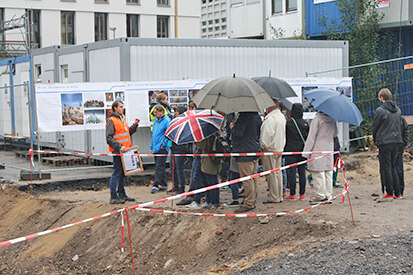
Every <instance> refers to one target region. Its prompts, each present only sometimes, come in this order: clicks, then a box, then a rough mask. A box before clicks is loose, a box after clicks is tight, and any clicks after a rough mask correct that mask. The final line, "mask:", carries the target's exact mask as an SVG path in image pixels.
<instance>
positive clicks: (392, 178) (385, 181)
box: [379, 143, 401, 197]
mask: <svg viewBox="0 0 413 275" xmlns="http://www.w3.org/2000/svg"><path fill="white" fill-rule="evenodd" d="M400 147H401V144H397V143H391V144H385V145H380V146H379V162H380V179H381V184H382V186H384V187H386V192H387V194H389V195H395V196H396V197H397V196H399V195H400V188H399V177H398V175H397V171H396V158H397V155H398V154H400V152H401V150H400Z"/></svg>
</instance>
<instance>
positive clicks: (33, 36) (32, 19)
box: [26, 10, 41, 48]
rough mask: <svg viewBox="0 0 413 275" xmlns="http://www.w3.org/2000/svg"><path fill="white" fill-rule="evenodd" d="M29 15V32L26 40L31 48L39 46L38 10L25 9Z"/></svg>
mask: <svg viewBox="0 0 413 275" xmlns="http://www.w3.org/2000/svg"><path fill="white" fill-rule="evenodd" d="M26 13H27V15H28V17H29V23H30V33H29V36H30V37H28V41H31V45H32V46H31V47H32V48H40V46H41V45H40V10H26Z"/></svg>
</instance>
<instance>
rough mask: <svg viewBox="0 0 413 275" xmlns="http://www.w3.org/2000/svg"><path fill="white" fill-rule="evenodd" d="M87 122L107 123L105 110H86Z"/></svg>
mask: <svg viewBox="0 0 413 275" xmlns="http://www.w3.org/2000/svg"><path fill="white" fill-rule="evenodd" d="M85 120H86V124H106V115H105V110H103V109H102V110H85Z"/></svg>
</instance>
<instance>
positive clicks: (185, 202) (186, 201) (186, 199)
mask: <svg viewBox="0 0 413 275" xmlns="http://www.w3.org/2000/svg"><path fill="white" fill-rule="evenodd" d="M191 202H192V199H190V198H188V197H185V198H183V199H182V200H181V201H179V202H177V203H176V205H188V204H191Z"/></svg>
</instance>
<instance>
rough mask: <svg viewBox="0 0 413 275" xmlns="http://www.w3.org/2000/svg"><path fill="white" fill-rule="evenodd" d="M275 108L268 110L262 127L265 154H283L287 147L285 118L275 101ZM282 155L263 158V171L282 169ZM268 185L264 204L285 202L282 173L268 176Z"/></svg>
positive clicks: (262, 147)
mask: <svg viewBox="0 0 413 275" xmlns="http://www.w3.org/2000/svg"><path fill="white" fill-rule="evenodd" d="M274 104H275V106H272V107H269V108H267V114H266V116H265V117H264V121H263V123H262V125H261V137H260V144H261V149H262V151H263V152H282V151H283V150H284V145H285V123H286V121H285V117H284V115H283V114H282V113H281V106H280V104H281V103H280V102H278V100H276V99H274ZM281 160H282V156H281V155H272V156H263V157H262V164H263V170H264V171H268V170H272V169H275V168H279V167H281ZM266 180H267V184H268V189H269V192H268V199H267V200H266V201H264V202H263V203H264V204H268V203H278V202H282V201H283V178H282V172H281V171H277V172H275V173H270V174H268V175H267V176H266Z"/></svg>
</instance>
